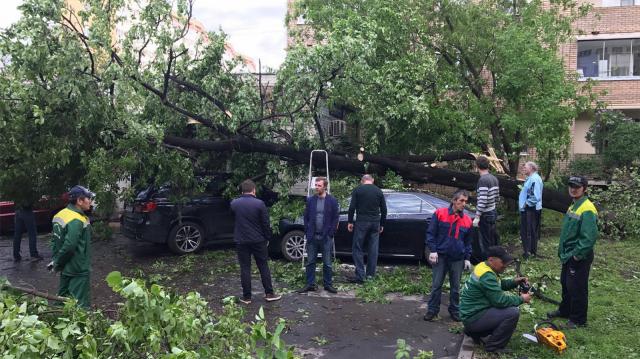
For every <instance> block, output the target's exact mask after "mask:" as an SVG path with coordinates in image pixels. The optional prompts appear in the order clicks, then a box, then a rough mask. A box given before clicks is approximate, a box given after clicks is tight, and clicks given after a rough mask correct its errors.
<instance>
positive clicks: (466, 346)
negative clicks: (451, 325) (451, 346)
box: [458, 335, 475, 359]
mask: <svg viewBox="0 0 640 359" xmlns="http://www.w3.org/2000/svg"><path fill="white" fill-rule="evenodd" d="M474 346H475V345H474V344H473V339H471V337H470V336H468V335H465V336H464V338H463V339H462V344H461V345H460V352H458V359H473V348H474Z"/></svg>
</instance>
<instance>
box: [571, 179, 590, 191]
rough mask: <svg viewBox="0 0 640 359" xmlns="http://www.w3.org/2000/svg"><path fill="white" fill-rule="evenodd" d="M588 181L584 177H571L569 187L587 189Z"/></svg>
mask: <svg viewBox="0 0 640 359" xmlns="http://www.w3.org/2000/svg"><path fill="white" fill-rule="evenodd" d="M588 184H589V181H587V179H586V178H585V177H584V176H571V177H569V186H572V187H585V188H586V187H587V185H588Z"/></svg>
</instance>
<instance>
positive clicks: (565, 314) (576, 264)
mask: <svg viewBox="0 0 640 359" xmlns="http://www.w3.org/2000/svg"><path fill="white" fill-rule="evenodd" d="M587 184H588V182H587V179H586V178H584V177H582V176H571V177H570V178H569V195H570V196H571V198H572V199H573V203H572V204H571V206H569V209H568V210H567V213H566V214H565V215H564V219H563V220H562V231H561V232H560V245H559V246H558V257H560V261H561V262H562V272H561V274H560V283H561V284H562V303H560V306H559V307H558V310H555V311H553V312H549V313H547V316H548V317H549V319H551V318H556V317H559V318H567V319H569V320H568V321H567V324H566V325H565V326H564V328H567V329H573V328H576V327H582V326H585V325H587V307H588V304H589V271H590V270H591V263H592V262H593V247H594V246H595V244H596V239H597V238H598V211H597V210H596V207H595V206H594V205H593V203H591V201H590V200H589V199H588V198H587V196H586V191H587Z"/></svg>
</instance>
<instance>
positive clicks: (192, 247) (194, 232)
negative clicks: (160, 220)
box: [168, 222, 204, 254]
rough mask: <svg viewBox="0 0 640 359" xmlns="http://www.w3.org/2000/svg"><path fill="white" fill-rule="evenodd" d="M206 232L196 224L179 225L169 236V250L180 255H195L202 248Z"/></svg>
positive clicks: (184, 223) (185, 223)
mask: <svg viewBox="0 0 640 359" xmlns="http://www.w3.org/2000/svg"><path fill="white" fill-rule="evenodd" d="M203 242H204V230H203V229H202V227H201V226H200V225H199V224H197V223H194V222H182V224H177V225H176V226H175V227H174V228H173V230H172V231H171V234H170V235H169V241H168V244H169V248H170V249H171V250H172V251H173V252H175V253H178V254H186V253H193V252H195V251H197V250H198V249H200V247H202V243H203Z"/></svg>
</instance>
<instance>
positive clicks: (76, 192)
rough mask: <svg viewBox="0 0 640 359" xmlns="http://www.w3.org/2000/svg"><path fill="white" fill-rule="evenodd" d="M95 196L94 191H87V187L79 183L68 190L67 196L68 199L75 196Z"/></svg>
mask: <svg viewBox="0 0 640 359" xmlns="http://www.w3.org/2000/svg"><path fill="white" fill-rule="evenodd" d="M95 196H96V194H95V193H93V192H91V191H89V190H88V189H86V188H85V187H82V186H80V185H76V186H73V187H72V188H71V189H70V190H69V198H70V199H76V198H80V197H85V198H93V197H95Z"/></svg>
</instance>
